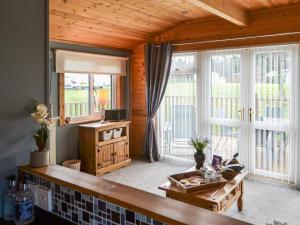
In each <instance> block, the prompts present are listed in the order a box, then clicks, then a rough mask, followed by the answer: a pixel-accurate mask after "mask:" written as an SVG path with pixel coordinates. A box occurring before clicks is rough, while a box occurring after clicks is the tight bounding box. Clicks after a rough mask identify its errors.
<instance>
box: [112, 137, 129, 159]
mask: <svg viewBox="0 0 300 225" xmlns="http://www.w3.org/2000/svg"><path fill="white" fill-rule="evenodd" d="M114 150H115V163H118V162H122V161H124V160H126V159H128V158H129V152H128V141H127V140H125V141H119V142H116V143H115V148H114Z"/></svg>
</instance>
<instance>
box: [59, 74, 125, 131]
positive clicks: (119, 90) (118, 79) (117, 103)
mask: <svg viewBox="0 0 300 225" xmlns="http://www.w3.org/2000/svg"><path fill="white" fill-rule="evenodd" d="M58 76H59V79H58V86H59V91H58V94H59V117H60V120H59V125H60V126H65V125H68V124H81V123H88V122H96V121H99V120H101V119H102V117H101V115H100V113H99V112H94V104H89V111H90V112H92V113H91V114H90V115H88V116H80V117H73V118H72V119H71V120H70V121H69V122H68V121H66V117H65V74H64V73H59V74H58ZM111 77H112V79H111V86H112V89H111V90H112V92H114V93H111V96H112V102H111V105H112V108H122V107H124V104H123V90H124V88H125V87H124V80H123V79H122V76H115V78H113V76H111ZM113 79H115V81H113ZM93 82H94V76H93V75H92V74H89V84H91V83H93ZM93 92H94V90H93V86H91V85H89V102H91V101H92V99H91V96H92V95H93V94H94V93H93Z"/></svg>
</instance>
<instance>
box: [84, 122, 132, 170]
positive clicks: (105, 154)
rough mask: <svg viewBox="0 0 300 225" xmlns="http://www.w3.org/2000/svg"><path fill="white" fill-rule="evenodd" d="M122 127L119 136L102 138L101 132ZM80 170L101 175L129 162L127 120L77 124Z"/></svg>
mask: <svg viewBox="0 0 300 225" xmlns="http://www.w3.org/2000/svg"><path fill="white" fill-rule="evenodd" d="M120 128H121V129H122V132H121V136H120V137H117V138H112V139H109V140H103V132H105V133H106V134H107V133H109V132H108V131H113V130H119V129H120ZM79 146H80V147H79V148H80V151H79V153H80V159H81V161H82V171H84V172H87V173H90V174H94V175H97V176H99V175H102V174H104V173H107V172H111V171H113V170H115V169H118V168H120V167H123V166H127V165H129V164H130V163H131V160H130V158H129V121H122V122H107V123H103V124H101V123H92V124H84V125H80V126H79Z"/></svg>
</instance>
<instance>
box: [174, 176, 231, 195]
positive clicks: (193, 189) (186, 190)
mask: <svg viewBox="0 0 300 225" xmlns="http://www.w3.org/2000/svg"><path fill="white" fill-rule="evenodd" d="M192 176H203V175H202V173H201V172H200V171H191V172H186V173H178V174H174V175H171V176H169V177H168V180H169V181H170V183H171V185H172V186H174V187H176V188H177V189H179V190H180V191H182V192H184V193H187V194H189V193H194V192H201V191H205V190H209V189H214V188H220V187H222V186H224V185H225V184H226V183H227V180H226V179H224V178H223V177H222V178H221V179H220V180H219V181H216V182H212V183H206V184H200V185H197V186H192V187H187V186H185V185H184V184H182V183H181V182H179V181H180V180H182V179H186V178H189V177H192Z"/></svg>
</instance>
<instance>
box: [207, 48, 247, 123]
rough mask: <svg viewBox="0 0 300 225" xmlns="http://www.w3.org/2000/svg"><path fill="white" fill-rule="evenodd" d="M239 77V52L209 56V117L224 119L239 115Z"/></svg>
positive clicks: (235, 117) (234, 117)
mask: <svg viewBox="0 0 300 225" xmlns="http://www.w3.org/2000/svg"><path fill="white" fill-rule="evenodd" d="M240 77H241V57H240V55H239V54H222V55H214V56H212V57H211V117H213V118H226V119H237V118H238V117H239V114H238V111H239V109H240Z"/></svg>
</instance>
